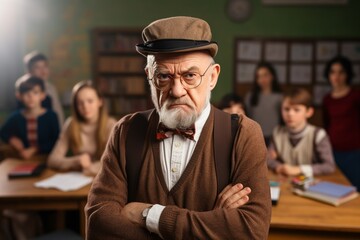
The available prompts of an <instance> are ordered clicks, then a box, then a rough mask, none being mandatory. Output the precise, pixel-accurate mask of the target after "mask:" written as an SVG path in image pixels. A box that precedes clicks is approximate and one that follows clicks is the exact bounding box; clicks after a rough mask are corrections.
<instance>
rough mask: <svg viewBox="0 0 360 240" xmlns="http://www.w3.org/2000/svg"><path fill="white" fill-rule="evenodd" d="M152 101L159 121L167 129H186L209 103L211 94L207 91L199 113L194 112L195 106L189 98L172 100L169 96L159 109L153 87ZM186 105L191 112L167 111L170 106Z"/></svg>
mask: <svg viewBox="0 0 360 240" xmlns="http://www.w3.org/2000/svg"><path fill="white" fill-rule="evenodd" d="M151 93H152V94H151V95H152V100H153V103H154V105H155V108H156V110H157V112H158V113H159V117H160V121H161V122H162V123H163V124H164V125H165V126H166V127H168V128H172V129H174V128H180V129H184V128H188V127H190V126H191V125H193V124H194V123H195V121H196V120H197V119H198V117H199V116H200V114H201V113H202V111H203V110H204V109H205V107H206V106H207V105H208V104H209V103H210V98H211V92H210V91H209V93H208V95H207V97H206V100H205V104H204V107H203V109H202V110H201V112H200V113H198V112H197V111H196V106H195V105H194V104H193V103H192V102H191V101H190V100H188V99H189V98H183V99H180V98H172V97H171V96H169V97H168V99H166V100H165V102H164V103H163V105H162V106H161V107H160V106H159V104H158V102H159V101H158V97H157V93H156V89H155V87H153V86H151ZM174 103H177V104H186V105H188V107H189V108H191V112H187V111H184V110H183V109H182V108H175V109H168V107H169V105H171V104H174Z"/></svg>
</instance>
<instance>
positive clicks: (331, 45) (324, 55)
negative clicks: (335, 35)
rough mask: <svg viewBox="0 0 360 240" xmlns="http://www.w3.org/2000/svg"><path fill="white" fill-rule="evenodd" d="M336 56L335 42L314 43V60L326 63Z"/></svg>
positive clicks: (336, 46) (336, 47)
mask: <svg viewBox="0 0 360 240" xmlns="http://www.w3.org/2000/svg"><path fill="white" fill-rule="evenodd" d="M337 54H338V45H337V43H336V42H331V41H321V42H317V43H316V60H318V61H328V60H330V59H331V58H333V57H335V56H336V55H337Z"/></svg>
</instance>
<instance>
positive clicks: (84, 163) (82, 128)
mask: <svg viewBox="0 0 360 240" xmlns="http://www.w3.org/2000/svg"><path fill="white" fill-rule="evenodd" d="M115 122H116V121H115V119H113V118H110V117H109V116H108V114H107V111H106V109H105V106H104V102H103V99H102V97H101V95H100V93H99V92H98V90H97V89H96V88H95V87H94V86H93V85H92V83H91V82H90V81H83V82H79V83H78V84H76V85H75V86H74V88H73V90H72V116H71V117H69V118H68V119H67V120H66V122H65V124H64V126H63V129H62V132H61V134H60V137H59V139H58V141H57V143H56V145H55V147H54V149H53V150H52V152H51V154H50V156H49V158H48V165H49V167H51V168H54V169H57V170H62V171H70V170H78V171H83V173H84V174H87V175H96V173H97V172H98V170H99V169H100V161H99V160H100V157H101V154H102V153H103V151H104V149H105V145H106V142H107V139H108V137H109V135H110V132H111V129H112V127H113V126H114V124H115ZM68 152H69V153H70V156H68V155H67V153H68Z"/></svg>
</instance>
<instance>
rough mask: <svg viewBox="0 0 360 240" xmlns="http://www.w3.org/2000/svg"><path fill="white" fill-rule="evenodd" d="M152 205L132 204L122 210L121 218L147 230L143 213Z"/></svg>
mask: <svg viewBox="0 0 360 240" xmlns="http://www.w3.org/2000/svg"><path fill="white" fill-rule="evenodd" d="M151 206H152V205H151V204H148V203H140V202H131V203H128V204H126V205H125V207H124V208H123V209H122V210H121V216H123V217H125V218H126V219H128V220H129V221H130V222H132V223H133V224H136V225H139V226H141V227H144V228H146V221H145V220H144V219H143V218H142V212H143V211H144V209H145V208H148V207H151Z"/></svg>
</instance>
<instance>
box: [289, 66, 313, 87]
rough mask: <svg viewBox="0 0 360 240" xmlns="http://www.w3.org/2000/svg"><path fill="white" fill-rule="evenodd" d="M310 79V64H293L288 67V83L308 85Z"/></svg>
mask: <svg viewBox="0 0 360 240" xmlns="http://www.w3.org/2000/svg"><path fill="white" fill-rule="evenodd" d="M311 79H312V77H311V65H310V64H293V65H291V66H290V83H293V84H310V83H311Z"/></svg>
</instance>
